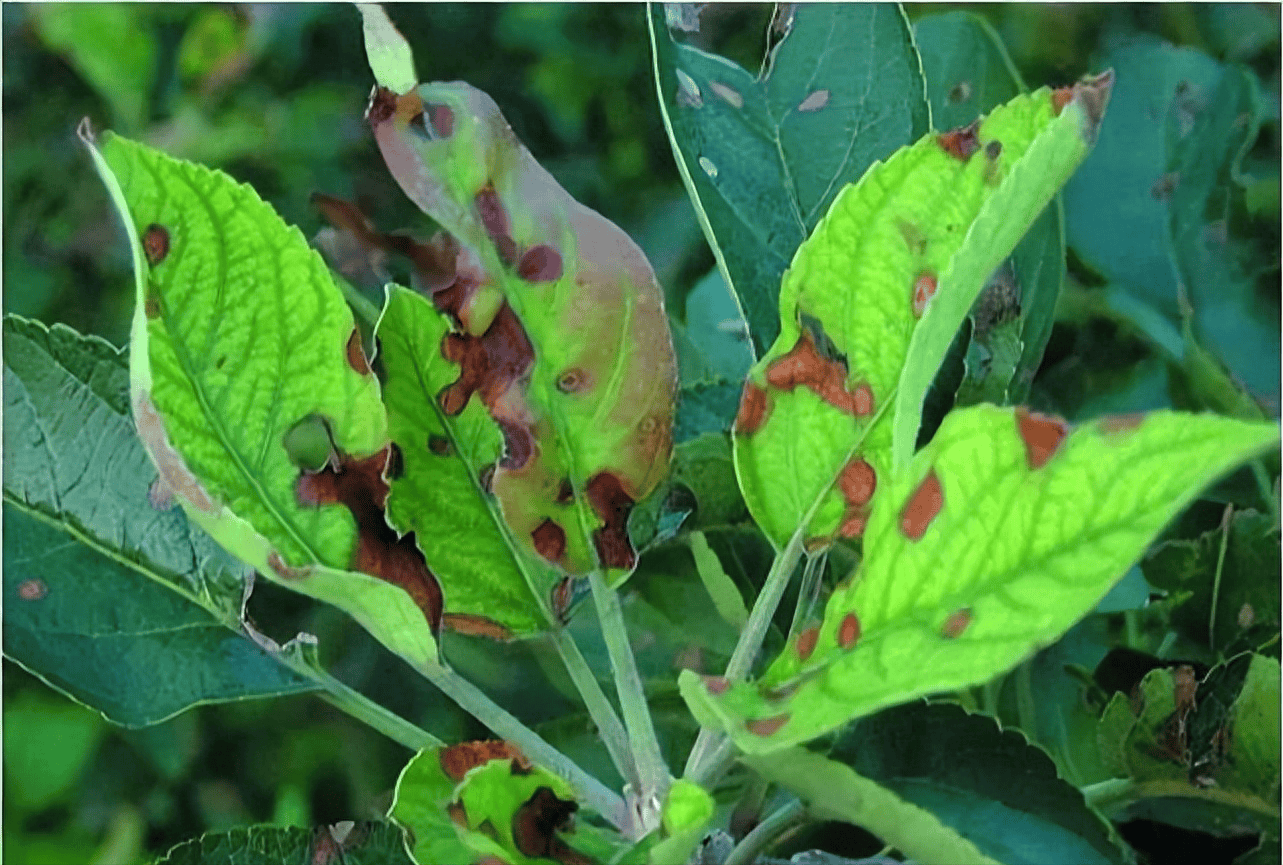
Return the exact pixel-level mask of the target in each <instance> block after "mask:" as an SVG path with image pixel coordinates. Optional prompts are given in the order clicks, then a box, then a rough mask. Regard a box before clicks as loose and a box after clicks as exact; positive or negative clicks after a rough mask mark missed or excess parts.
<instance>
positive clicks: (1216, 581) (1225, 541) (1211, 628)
mask: <svg viewBox="0 0 1283 865" xmlns="http://www.w3.org/2000/svg"><path fill="white" fill-rule="evenodd" d="M1233 516H1234V506H1233V505H1226V506H1225V516H1223V517H1221V552H1220V554H1219V555H1218V556H1217V557H1216V575H1215V576H1214V577H1213V578H1212V610H1211V612H1210V613H1209V614H1208V617H1207V647H1208V648H1209V649H1211V650H1212V651H1213V652H1215V651H1216V603H1217V601H1219V600H1220V598H1221V572H1222V571H1223V570H1224V569H1225V549H1226V547H1228V546H1229V541H1230V525H1231V520H1232V519H1233Z"/></svg>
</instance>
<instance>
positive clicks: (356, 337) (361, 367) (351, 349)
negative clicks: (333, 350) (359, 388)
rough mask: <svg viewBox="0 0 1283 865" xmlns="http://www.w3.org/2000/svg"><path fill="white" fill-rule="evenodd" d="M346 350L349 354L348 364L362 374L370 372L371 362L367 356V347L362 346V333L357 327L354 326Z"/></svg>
mask: <svg viewBox="0 0 1283 865" xmlns="http://www.w3.org/2000/svg"><path fill="white" fill-rule="evenodd" d="M344 352H345V354H346V355H347V363H348V366H350V367H352V369H354V370H356V371H357V373H358V374H360V375H369V374H370V362H369V361H368V360H366V358H365V349H363V348H362V347H361V334H360V333H359V332H358V331H357V329H356V328H355V327H354V328H352V335H351V336H349V337H348V338H347V345H346V346H344Z"/></svg>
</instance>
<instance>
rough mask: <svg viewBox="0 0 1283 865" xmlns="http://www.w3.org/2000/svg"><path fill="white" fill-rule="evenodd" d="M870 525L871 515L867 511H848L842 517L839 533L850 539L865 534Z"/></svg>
mask: <svg viewBox="0 0 1283 865" xmlns="http://www.w3.org/2000/svg"><path fill="white" fill-rule="evenodd" d="M868 526H869V515H868V513H867V512H865V511H856V512H854V513H848V514H846V515H845V516H843V518H842V525H841V526H840V527H839V528H838V534H840V535H841V536H842V537H844V538H846V539H848V540H850V539H851V538H859V537H863V536H864V530H865V529H866V528H868Z"/></svg>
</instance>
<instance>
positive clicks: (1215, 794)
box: [1081, 778, 1279, 822]
mask: <svg viewBox="0 0 1283 865" xmlns="http://www.w3.org/2000/svg"><path fill="white" fill-rule="evenodd" d="M1081 789H1082V794H1083V798H1084V799H1086V800H1087V804H1088V805H1090V806H1091V807H1093V808H1096V809H1098V810H1099V811H1100V812H1101V813H1103V814H1104V815H1105V816H1106V817H1108V816H1109V815H1110V814H1112V813H1117V812H1118V811H1120V810H1121V809H1122V808H1124V807H1126V806H1127V805H1129V804H1130V803H1132V802H1139V801H1141V800H1142V799H1156V798H1160V797H1161V798H1166V797H1177V798H1182V799H1198V800H1201V801H1205V802H1215V803H1217V804H1220V805H1226V806H1229V807H1232V808H1239V809H1242V810H1244V811H1248V812H1251V813H1253V814H1256V815H1259V816H1261V817H1265V818H1268V819H1270V820H1272V821H1274V822H1277V821H1278V814H1279V812H1278V805H1277V804H1271V803H1269V802H1267V801H1266V800H1265V799H1262V798H1260V797H1257V796H1252V795H1250V794H1247V793H1237V792H1234V791H1232V790H1224V789H1221V788H1219V787H1194V786H1192V785H1190V784H1188V783H1186V782H1185V781H1183V780H1179V779H1160V780H1154V781H1136V780H1134V779H1132V778H1110V779H1109V780H1108V781H1100V782H1098V783H1096V784H1089V785H1088V786H1086V787H1083V788H1081Z"/></svg>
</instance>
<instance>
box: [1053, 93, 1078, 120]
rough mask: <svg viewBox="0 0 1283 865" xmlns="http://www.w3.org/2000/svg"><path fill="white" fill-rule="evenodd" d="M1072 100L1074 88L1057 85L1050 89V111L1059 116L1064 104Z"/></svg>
mask: <svg viewBox="0 0 1283 865" xmlns="http://www.w3.org/2000/svg"><path fill="white" fill-rule="evenodd" d="M1073 101H1074V88H1072V87H1057V88H1056V89H1055V90H1053V91H1051V113H1052V115H1054V116H1056V117H1059V116H1060V112H1062V111H1064V110H1065V106H1066V105H1068V104H1069V103H1070V102H1073Z"/></svg>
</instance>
